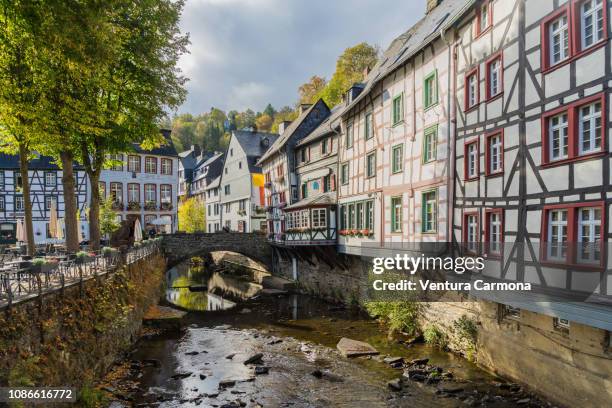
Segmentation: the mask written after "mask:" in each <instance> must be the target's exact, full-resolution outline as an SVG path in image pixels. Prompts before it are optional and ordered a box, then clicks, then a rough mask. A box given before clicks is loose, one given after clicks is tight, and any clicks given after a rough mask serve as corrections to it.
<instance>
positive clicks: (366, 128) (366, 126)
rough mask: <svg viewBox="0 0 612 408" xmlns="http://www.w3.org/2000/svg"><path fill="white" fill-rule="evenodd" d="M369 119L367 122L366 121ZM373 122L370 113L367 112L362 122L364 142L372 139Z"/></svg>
mask: <svg viewBox="0 0 612 408" xmlns="http://www.w3.org/2000/svg"><path fill="white" fill-rule="evenodd" d="M368 118H369V120H368ZM373 126H374V122H373V115H372V112H368V113H366V114H365V117H364V122H363V132H364V139H365V140H370V139H372V138H373V137H374V128H373Z"/></svg>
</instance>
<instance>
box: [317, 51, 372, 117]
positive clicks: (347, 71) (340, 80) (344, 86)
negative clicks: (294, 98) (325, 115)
mask: <svg viewBox="0 0 612 408" xmlns="http://www.w3.org/2000/svg"><path fill="white" fill-rule="evenodd" d="M378 56H379V49H378V47H375V46H372V45H370V44H368V43H365V42H363V43H360V44H357V45H355V46H354V47H350V48H347V49H346V50H344V52H343V53H342V55H340V57H338V61H337V62H336V71H335V72H334V74H333V76H332V78H331V79H330V80H329V82H328V83H327V85H326V86H325V88H324V89H323V90H322V91H321V92H320V93H319V94H317V95H316V97H315V98H314V100H316V99H318V98H319V97H322V98H323V100H324V101H325V103H327V105H328V106H336V105H337V104H339V103H340V102H341V101H342V95H343V94H344V92H346V91H347V90H348V89H349V88H350V87H351V86H352V85H353V84H354V83H356V82H361V81H363V79H364V77H363V73H364V70H365V69H366V68H372V67H373V66H374V65H375V64H376V61H377V59H378Z"/></svg>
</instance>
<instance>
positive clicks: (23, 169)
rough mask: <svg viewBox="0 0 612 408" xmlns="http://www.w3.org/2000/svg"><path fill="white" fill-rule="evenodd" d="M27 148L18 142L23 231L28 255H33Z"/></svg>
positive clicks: (32, 226)
mask: <svg viewBox="0 0 612 408" xmlns="http://www.w3.org/2000/svg"><path fill="white" fill-rule="evenodd" d="M28 153H29V152H28V149H27V148H26V146H25V144H23V143H19V172H20V173H21V187H22V190H23V209H24V213H25V223H24V226H25V231H26V237H27V240H28V252H27V253H28V255H30V256H33V255H34V251H35V246H34V225H32V200H30V177H29V175H28Z"/></svg>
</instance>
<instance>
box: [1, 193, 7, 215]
mask: <svg viewBox="0 0 612 408" xmlns="http://www.w3.org/2000/svg"><path fill="white" fill-rule="evenodd" d="M0 211H6V199H5V198H4V196H0Z"/></svg>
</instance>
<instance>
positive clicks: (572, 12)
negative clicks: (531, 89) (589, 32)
mask: <svg viewBox="0 0 612 408" xmlns="http://www.w3.org/2000/svg"><path fill="white" fill-rule="evenodd" d="M584 3H585V1H584V0H568V1H567V3H566V4H564V5H563V6H561V7H559V8H558V9H557V10H554V11H552V12H551V13H550V14H549V15H548V16H546V17H545V18H544V19H542V21H541V23H540V43H541V44H542V45H541V52H540V54H541V62H540V63H541V72H542V74H547V73H548V72H550V71H553V70H555V69H557V68H560V67H562V66H564V65H567V64H569V63H571V62H573V61H575V60H576V59H579V58H581V57H583V56H585V55H587V54H589V53H591V52H593V51H595V50H597V49H599V48H601V47H603V46H604V45H605V44H606V43H607V41H608V36H609V33H608V0H603V2H602V3H603V4H602V7H603V27H604V31H603V36H602V38H601V39H599V40H598V41H597V42H594V43H593V44H591V45H590V46H589V47H586V48H585V47H583V45H582V16H581V13H580V8H581V6H582V4H584ZM563 15H566V16H567V21H568V23H567V26H568V27H567V29H568V56H567V58H565V59H564V60H562V61H559V62H558V63H556V64H551V61H550V53H551V48H550V46H551V41H550V40H551V38H550V31H549V27H550V24H551V23H552V22H554V21H555V20H557V19H558V18H560V17H561V16H563Z"/></svg>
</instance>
